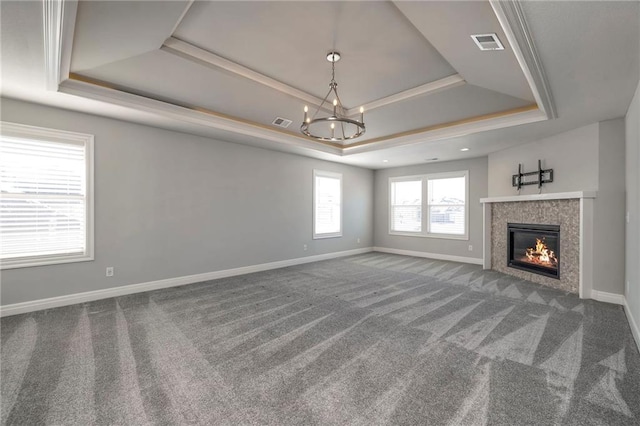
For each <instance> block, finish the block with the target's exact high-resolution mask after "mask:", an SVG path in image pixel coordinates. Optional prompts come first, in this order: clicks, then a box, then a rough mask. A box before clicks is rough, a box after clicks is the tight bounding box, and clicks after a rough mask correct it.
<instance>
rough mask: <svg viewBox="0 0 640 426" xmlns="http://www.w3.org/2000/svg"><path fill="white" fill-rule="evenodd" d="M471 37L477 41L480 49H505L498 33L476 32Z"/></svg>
mask: <svg viewBox="0 0 640 426" xmlns="http://www.w3.org/2000/svg"><path fill="white" fill-rule="evenodd" d="M471 38H472V39H473V41H475V42H476V44H477V45H478V47H479V48H480V50H504V46H503V45H502V43H501V42H500V39H499V38H498V36H497V34H495V33H494V34H476V35H472V36H471Z"/></svg>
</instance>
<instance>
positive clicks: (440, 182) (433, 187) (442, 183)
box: [429, 176, 466, 204]
mask: <svg viewBox="0 0 640 426" xmlns="http://www.w3.org/2000/svg"><path fill="white" fill-rule="evenodd" d="M464 182H465V178H464V176H460V177H455V178H447V179H429V204H464V203H465V201H466V200H465V194H466V190H465V187H464Z"/></svg>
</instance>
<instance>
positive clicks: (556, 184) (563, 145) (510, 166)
mask: <svg viewBox="0 0 640 426" xmlns="http://www.w3.org/2000/svg"><path fill="white" fill-rule="evenodd" d="M598 139H599V133H598V123H595V124H591V125H588V126H584V127H580V128H577V129H574V130H571V131H568V132H565V133H561V134H558V135H554V136H551V137H548V138H545V139H541V140H539V141H535V142H531V143H527V144H524V145H519V146H516V147H513V148H509V149H505V150H502V151H498V152H494V153H492V154H489V196H490V197H499V196H503V195H517V194H518V191H517V190H516V188H514V187H512V186H511V176H512V175H514V174H516V173H517V172H518V163H521V164H522V165H523V169H524V171H525V172H531V171H535V170H538V159H540V160H542V167H543V168H546V169H554V170H553V172H554V180H553V182H552V183H548V184H545V185H544V186H543V187H542V192H543V193H554V192H571V191H595V190H597V189H598ZM537 193H538V186H537V185H530V186H525V187H523V188H522V189H521V190H520V194H522V195H525V194H527V195H528V194H537Z"/></svg>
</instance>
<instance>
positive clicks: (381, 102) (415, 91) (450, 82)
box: [347, 74, 466, 116]
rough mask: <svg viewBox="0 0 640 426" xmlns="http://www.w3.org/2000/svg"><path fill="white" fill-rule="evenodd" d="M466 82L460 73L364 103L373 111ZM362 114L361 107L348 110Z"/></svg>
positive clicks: (348, 113)
mask: <svg viewBox="0 0 640 426" xmlns="http://www.w3.org/2000/svg"><path fill="white" fill-rule="evenodd" d="M463 84H466V81H465V80H464V78H462V76H461V75H460V74H454V75H450V76H449V77H445V78H441V79H440V80H436V81H432V82H430V83H426V84H423V85H421V86H418V87H414V88H412V89H408V90H405V91H402V92H399V93H395V94H393V95H390V96H387V97H384V98H381V99H378V100H376V101H373V102H369V103H366V104H364V105H362V107H363V108H364V110H365V111H371V110H373V109H376V108H380V107H383V106H387V105H390V104H393V103H396V102H402V101H406V100H407V99H410V98H413V97H415V96H420V95H426V94H432V93H437V92H440V91H442V90H446V89H452V88H454V87H457V86H461V85H463ZM356 114H360V108H359V107H357V108H350V109H348V110H347V115H348V116H353V115H356Z"/></svg>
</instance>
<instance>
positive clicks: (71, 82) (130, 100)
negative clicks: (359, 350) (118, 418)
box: [59, 74, 342, 155]
mask: <svg viewBox="0 0 640 426" xmlns="http://www.w3.org/2000/svg"><path fill="white" fill-rule="evenodd" d="M69 77H70V78H69V79H68V80H66V81H64V82H62V83H61V84H60V87H59V91H60V92H62V93H67V94H70V95H76V96H81V97H84V98H88V99H93V100H97V101H102V102H108V103H110V104H115V105H120V106H124V107H128V108H135V109H136V110H139V111H143V112H148V113H153V114H157V115H160V116H164V117H167V118H171V119H175V120H179V121H182V122H185V123H189V124H195V125H199V126H205V127H210V128H215V129H219V130H224V131H228V132H233V133H237V134H242V135H246V136H251V137H256V138H262V139H265V140H268V141H272V142H279V143H281V144H284V145H290V146H296V147H302V148H306V149H311V150H315V151H322V152H326V153H330V154H335V155H342V149H341V146H339V145H337V144H332V143H319V142H316V141H312V140H309V139H307V138H304V137H302V136H298V135H297V134H295V133H291V132H286V131H282V130H278V129H276V128H273V127H270V126H269V127H268V126H263V125H259V124H256V123H252V122H248V121H243V120H239V119H237V118H235V117H229V116H225V115H223V114H220V113H217V112H215V111H211V110H207V109H204V108H198V109H196V108H189V107H186V106H182V105H175V104H172V103H168V102H164V101H160V100H156V99H152V98H149V97H145V96H142V95H139V94H135V93H128V92H126V91H123V90H119V89H117V88H113V87H110V86H109V85H108V84H106V83H102V82H96V81H93V80H91V79H87V78H85V77H82V76H80V75H75V74H70V76H69Z"/></svg>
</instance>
